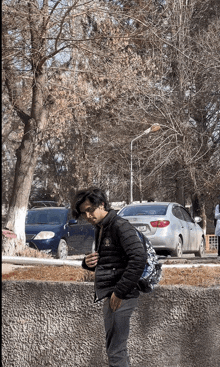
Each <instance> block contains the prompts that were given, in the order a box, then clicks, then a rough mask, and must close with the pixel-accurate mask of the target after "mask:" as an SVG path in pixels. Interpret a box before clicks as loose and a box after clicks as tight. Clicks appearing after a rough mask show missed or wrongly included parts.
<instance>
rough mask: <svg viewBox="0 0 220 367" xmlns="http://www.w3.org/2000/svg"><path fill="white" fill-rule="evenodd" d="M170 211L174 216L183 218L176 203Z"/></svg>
mask: <svg viewBox="0 0 220 367" xmlns="http://www.w3.org/2000/svg"><path fill="white" fill-rule="evenodd" d="M172 213H173V215H174V216H175V217H176V218H178V219H181V220H185V218H184V216H183V214H182V212H181V210H180V207H179V206H177V205H176V206H174V207H173V209H172Z"/></svg>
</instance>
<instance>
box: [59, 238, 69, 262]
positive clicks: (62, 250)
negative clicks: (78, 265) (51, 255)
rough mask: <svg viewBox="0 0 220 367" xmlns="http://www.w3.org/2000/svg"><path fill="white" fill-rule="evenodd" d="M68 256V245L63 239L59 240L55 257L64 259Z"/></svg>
mask: <svg viewBox="0 0 220 367" xmlns="http://www.w3.org/2000/svg"><path fill="white" fill-rule="evenodd" d="M67 256H68V246H67V243H66V241H65V240H63V239H62V240H60V243H59V246H58V249H57V257H58V259H62V260H64V259H66V258H67Z"/></svg>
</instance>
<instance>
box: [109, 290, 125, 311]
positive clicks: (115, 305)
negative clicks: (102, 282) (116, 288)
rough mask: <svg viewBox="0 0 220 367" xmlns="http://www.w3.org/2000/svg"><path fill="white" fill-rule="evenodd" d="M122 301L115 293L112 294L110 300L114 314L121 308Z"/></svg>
mask: <svg viewBox="0 0 220 367" xmlns="http://www.w3.org/2000/svg"><path fill="white" fill-rule="evenodd" d="M121 302H122V299H120V298H118V297H116V295H115V294H114V293H112V295H111V298H110V307H111V309H112V311H113V312H115V311H116V310H117V309H118V308H119V307H120V306H121Z"/></svg>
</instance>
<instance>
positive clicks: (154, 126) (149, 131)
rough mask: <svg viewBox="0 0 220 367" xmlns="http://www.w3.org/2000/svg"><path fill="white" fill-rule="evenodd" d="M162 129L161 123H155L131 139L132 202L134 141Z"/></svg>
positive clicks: (131, 194)
mask: <svg viewBox="0 0 220 367" xmlns="http://www.w3.org/2000/svg"><path fill="white" fill-rule="evenodd" d="M158 130H160V125H159V124H154V125H152V126H151V127H149V129H147V130H145V131H144V132H143V133H142V134H141V135H139V136H137V137H136V138H134V139H133V140H132V141H131V176H130V180H131V181H130V202H131V203H132V202H133V167H132V159H133V157H132V147H133V143H134V142H135V141H136V140H138V139H139V138H141V137H142V136H143V135H148V134H149V133H151V132H155V131H158Z"/></svg>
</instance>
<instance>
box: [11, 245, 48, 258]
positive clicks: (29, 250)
mask: <svg viewBox="0 0 220 367" xmlns="http://www.w3.org/2000/svg"><path fill="white" fill-rule="evenodd" d="M16 256H24V257H35V258H36V257H37V258H41V259H42V258H45V259H52V256H51V255H49V254H46V253H45V252H42V251H39V250H35V249H33V248H30V247H27V248H26V249H25V250H20V251H19V252H18V253H17V254H16Z"/></svg>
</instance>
